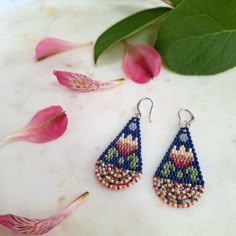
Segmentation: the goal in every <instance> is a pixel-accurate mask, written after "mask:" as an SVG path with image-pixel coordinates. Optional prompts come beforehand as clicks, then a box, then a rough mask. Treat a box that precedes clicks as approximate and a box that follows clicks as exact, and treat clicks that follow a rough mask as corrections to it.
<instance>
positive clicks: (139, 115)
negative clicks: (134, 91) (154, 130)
mask: <svg viewBox="0 0 236 236" xmlns="http://www.w3.org/2000/svg"><path fill="white" fill-rule="evenodd" d="M144 100H149V101H150V102H151V108H150V112H149V121H150V123H151V122H152V120H151V114H152V108H153V101H152V99H151V98H142V99H141V100H140V101H139V102H138V104H137V111H138V113H137V117H139V118H141V116H142V114H141V112H140V109H139V106H140V104H141V102H142V101H144Z"/></svg>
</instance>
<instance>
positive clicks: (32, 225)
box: [0, 192, 89, 235]
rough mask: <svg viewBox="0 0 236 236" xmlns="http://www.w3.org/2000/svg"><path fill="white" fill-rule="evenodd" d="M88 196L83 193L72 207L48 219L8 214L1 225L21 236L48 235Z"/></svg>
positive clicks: (0, 222)
mask: <svg viewBox="0 0 236 236" xmlns="http://www.w3.org/2000/svg"><path fill="white" fill-rule="evenodd" d="M88 195H89V193H88V192H85V193H83V194H82V195H81V196H79V197H78V198H77V199H75V200H74V201H73V202H72V203H71V204H70V205H68V206H67V207H66V208H65V209H64V210H62V211H61V212H59V213H58V214H56V215H54V216H52V217H50V218H47V219H29V218H25V217H22V216H16V215H13V214H7V215H0V224H1V225H3V226H5V227H7V228H9V229H11V230H13V231H15V232H17V233H21V234H26V235H42V234H46V233H47V232H49V231H50V230H51V229H53V228H54V227H55V226H57V225H58V224H60V223H61V222H62V221H63V220H64V219H65V218H66V217H68V216H69V215H70V214H71V213H72V212H73V211H74V210H75V209H76V208H77V207H78V206H79V205H80V204H81V203H82V201H83V200H84V199H85V198H86V197H87V196H88Z"/></svg>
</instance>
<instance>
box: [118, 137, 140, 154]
mask: <svg viewBox="0 0 236 236" xmlns="http://www.w3.org/2000/svg"><path fill="white" fill-rule="evenodd" d="M116 147H117V148H118V150H119V152H120V153H121V154H122V155H129V154H130V153H132V152H134V151H136V150H137V149H138V139H137V138H135V140H133V137H132V135H131V134H129V135H128V136H127V137H126V138H125V134H122V135H121V137H120V138H119V139H118V140H117V142H116Z"/></svg>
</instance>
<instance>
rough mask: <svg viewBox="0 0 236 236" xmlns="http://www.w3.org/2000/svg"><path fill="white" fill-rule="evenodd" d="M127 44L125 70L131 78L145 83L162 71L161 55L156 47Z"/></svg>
mask: <svg viewBox="0 0 236 236" xmlns="http://www.w3.org/2000/svg"><path fill="white" fill-rule="evenodd" d="M125 46H126V55H125V58H124V70H125V72H126V74H127V76H128V77H129V78H130V79H131V80H133V81H134V82H136V83H140V84H144V83H147V82H149V81H150V80H151V79H152V78H153V77H155V76H157V75H158V74H159V73H160V69H161V56H160V54H159V53H158V52H157V51H156V50H155V49H154V48H152V47H150V46H148V45H144V44H140V45H131V44H128V43H126V42H125Z"/></svg>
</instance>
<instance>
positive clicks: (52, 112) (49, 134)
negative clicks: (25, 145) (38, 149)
mask: <svg viewBox="0 0 236 236" xmlns="http://www.w3.org/2000/svg"><path fill="white" fill-rule="evenodd" d="M67 124H68V119H67V115H66V114H65V111H64V110H63V109H62V107H61V106H51V107H48V108H46V109H43V110H41V111H39V112H37V113H36V114H35V115H34V117H33V118H32V119H31V121H30V122H29V124H28V125H27V126H26V128H25V129H23V130H20V131H18V132H16V133H14V134H11V135H8V136H5V137H2V138H0V141H5V140H9V139H25V140H27V141H30V142H33V143H45V142H49V141H52V140H54V139H57V138H59V137H60V136H62V135H63V134H64V132H65V131H66V128H67Z"/></svg>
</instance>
